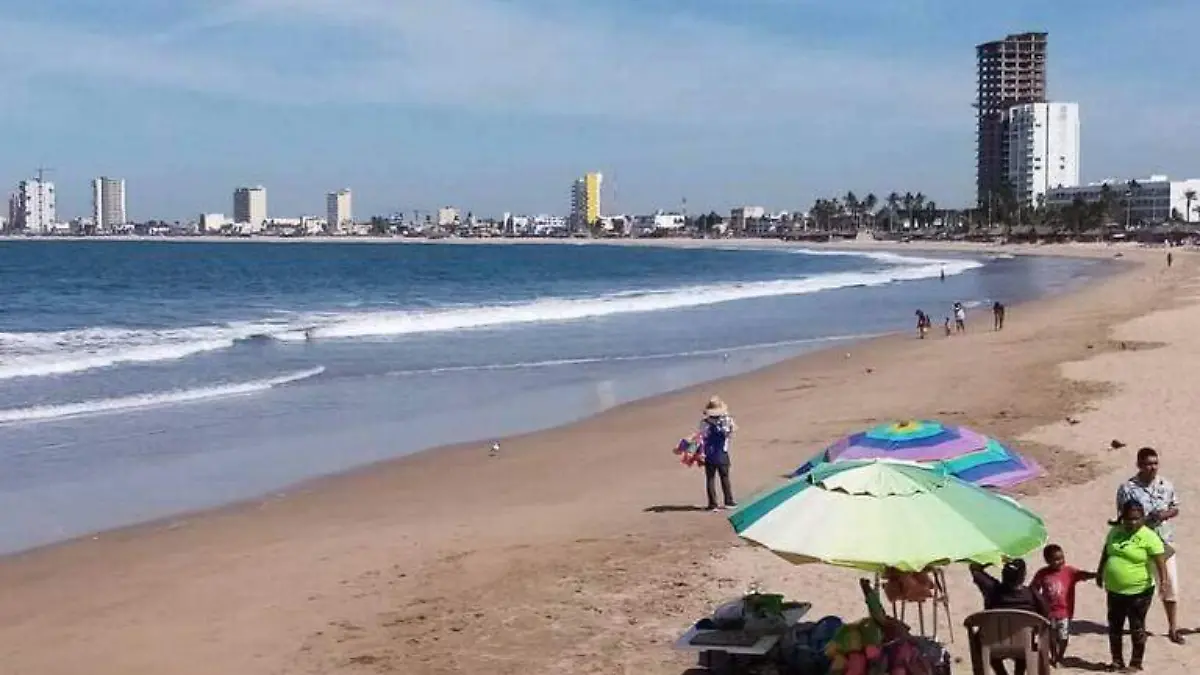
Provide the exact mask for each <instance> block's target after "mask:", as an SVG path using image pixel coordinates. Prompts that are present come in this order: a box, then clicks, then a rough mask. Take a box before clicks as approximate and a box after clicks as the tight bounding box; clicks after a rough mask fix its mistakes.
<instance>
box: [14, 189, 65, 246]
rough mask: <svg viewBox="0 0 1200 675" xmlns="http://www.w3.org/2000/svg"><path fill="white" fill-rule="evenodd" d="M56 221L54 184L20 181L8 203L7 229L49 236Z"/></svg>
mask: <svg viewBox="0 0 1200 675" xmlns="http://www.w3.org/2000/svg"><path fill="white" fill-rule="evenodd" d="M57 221H58V217H57V207H56V205H55V198H54V183H51V182H50V181H44V180H25V181H21V182H20V184H18V185H17V191H16V192H14V193H13V195H12V197H11V198H10V199H9V201H8V222H9V227H10V228H11V229H12V230H14V231H21V232H26V233H28V234H49V233H50V232H52V231H53V230H54V224H55V223H56V222H57Z"/></svg>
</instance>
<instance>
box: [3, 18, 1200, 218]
mask: <svg viewBox="0 0 1200 675" xmlns="http://www.w3.org/2000/svg"><path fill="white" fill-rule="evenodd" d="M395 4H396V3H388V2H383V1H382V0H363V1H362V2H359V3H355V5H354V7H353V8H352V9H347V8H346V7H344V6H342V5H339V4H338V3H332V2H328V1H326V0H231V1H230V2H227V3H224V4H222V5H221V8H220V9H219V10H215V11H214V10H211V9H206V7H209V8H210V7H211V6H212V3H200V2H192V1H188V0H182V1H180V2H178V3H172V4H170V5H164V4H163V3H160V2H152V1H150V0H132V1H131V2H130V3H128V4H127V7H126V9H125V10H124V11H123V13H122V14H123V18H122V20H121V21H120V22H118V21H116V19H115V17H112V16H110V15H109V14H108V13H106V12H102V11H99V10H97V9H96V8H95V7H89V6H87V4H85V3H82V2H71V1H69V0H62V1H60V2H55V3H36V4H34V5H30V6H26V7H22V8H21V10H20V12H19V13H17V12H16V10H0V59H2V60H3V61H2V62H3V63H4V64H5V65H7V66H9V68H7V69H5V74H4V75H0V77H3V78H4V84H5V87H6V104H5V105H4V106H2V107H0V119H3V121H4V123H5V128H6V130H7V131H8V136H9V138H8V139H7V142H6V152H5V154H4V156H3V157H0V180H3V181H4V182H5V183H6V184H8V185H16V184H17V183H18V182H19V181H21V180H27V179H29V178H30V177H31V174H32V173H33V172H34V170H35V168H36V167H38V166H53V167H56V170H55V172H54V175H53V177H52V180H54V182H55V183H56V184H58V185H59V186H60V187H61V189H62V194H61V195H60V196H59V204H58V211H59V213H60V216H61V217H63V218H64V219H65V218H70V217H74V216H86V215H88V214H89V213H90V211H91V204H90V201H91V195H90V194H89V191H88V190H87V185H88V183H89V182H90V181H91V180H92V179H93V178H94V177H95V176H103V175H113V176H121V177H122V178H124V179H126V180H127V181H128V182H129V183H130V184H131V185H135V186H137V187H136V199H135V200H133V201H131V203H130V206H129V210H130V212H129V214H128V217H129V218H130V219H131V220H143V219H147V218H165V219H179V220H187V219H194V218H195V217H196V214H199V213H201V212H210V211H213V210H224V209H223V208H222V207H221V205H222V204H227V203H228V201H227V200H228V199H229V197H228V195H229V190H230V188H231V187H232V186H236V185H246V184H249V185H254V184H258V183H262V184H264V185H268V186H269V187H270V189H271V202H272V212H278V213H289V214H292V213H295V214H302V213H321V212H322V211H323V210H324V209H323V206H324V205H323V204H322V197H323V196H324V195H326V194H327V193H328V192H329V190H330V187H331V186H338V185H352V186H354V188H355V193H356V194H355V202H356V203H355V211H356V212H357V213H358V214H360V215H362V214H375V213H380V214H382V213H389V212H392V211H398V210H405V211H410V210H414V209H423V210H427V211H428V210H431V209H436V208H437V207H438V205H440V204H442V203H445V202H453V203H456V204H459V205H461V206H462V207H463V208H464V209H472V210H474V211H475V212H477V213H500V212H503V211H512V212H526V213H540V212H552V213H562V212H564V211H565V209H566V205H565V204H564V198H563V187H562V186H563V182H564V178H565V177H570V176H580V175H583V174H584V173H585V172H587V171H591V170H597V171H602V172H603V173H604V174H605V175H606V176H612V177H613V178H612V179H611V181H609V182H608V184H607V185H606V190H607V191H608V193H607V194H606V205H605V210H606V211H611V212H628V213H633V212H650V211H652V210H653V209H655V208H657V207H663V206H669V205H671V204H675V203H677V202H678V201H679V200H680V198H681V197H687V199H688V203H689V209H690V210H694V211H697V212H699V211H707V210H710V209H715V210H718V211H722V212H723V211H724V210H726V209H727V208H728V207H729V206H732V205H736V204H740V203H765V204H773V205H777V206H778V207H779V208H800V207H806V206H807V205H809V204H811V203H812V200H813V198H814V197H816V196H819V195H823V194H838V193H840V192H844V191H845V190H847V189H853V190H855V191H856V192H859V193H860V194H861V193H866V192H871V191H874V192H877V193H879V192H885V191H889V190H891V189H904V188H911V189H913V190H923V191H925V192H926V193H929V194H934V195H937V197H938V199H939V202H940V203H943V204H947V205H950V204H954V205H963V206H966V205H969V204H970V203H971V202H972V201H973V198H974V180H973V176H972V173H973V165H974V150H975V148H974V135H975V129H974V122H975V120H974V114H973V111H972V110H971V109H970V103H971V102H972V101H973V99H974V91H975V86H974V77H975V61H974V58H973V54H972V51H973V49H974V46H975V45H976V44H979V43H981V42H986V41H988V40H993V39H997V38H998V37H1001V36H1003V35H1005V34H1008V33H1012V32H1022V31H1027V30H1030V31H1046V32H1049V33H1050V35H1051V40H1052V41H1051V47H1050V55H1049V73H1048V79H1049V81H1050V87H1051V92H1050V97H1051V99H1052V100H1060V101H1073V102H1077V103H1079V105H1080V110H1081V115H1082V117H1083V120H1082V122H1083V126H1084V128H1085V129H1086V131H1085V133H1084V135H1083V144H1082V149H1081V154H1082V156H1084V157H1086V162H1085V163H1084V166H1083V171H1082V175H1081V177H1080V178H1081V180H1083V181H1085V182H1086V181H1094V180H1098V179H1101V178H1104V177H1107V176H1125V175H1149V174H1152V173H1165V174H1170V175H1194V174H1195V173H1196V170H1195V166H1194V164H1193V161H1194V160H1193V158H1194V157H1196V156H1200V135H1197V134H1195V133H1194V119H1196V118H1197V117H1200V92H1197V90H1196V88H1195V87H1194V85H1193V84H1192V82H1191V78H1190V75H1189V73H1188V70H1187V69H1186V68H1183V67H1180V65H1179V62H1178V59H1179V57H1178V52H1177V48H1178V45H1180V44H1187V43H1188V42H1189V40H1190V39H1191V35H1190V27H1191V26H1194V25H1195V19H1200V7H1191V6H1173V7H1172V6H1168V5H1166V4H1164V3H1143V5H1148V6H1143V5H1139V6H1129V5H1124V4H1121V5H1118V4H1117V3H1115V2H1109V1H1105V2H1099V3H1091V4H1090V5H1088V10H1087V11H1077V8H1072V7H1049V8H1047V7H1045V6H1044V4H1042V3H1033V2H1029V1H1027V0H1018V1H1017V2H1014V3H1004V4H1003V5H1001V6H995V5H993V6H989V7H988V17H987V21H986V22H980V21H979V20H978V17H977V16H976V14H978V8H977V7H976V8H972V7H964V6H962V4H961V3H953V2H949V1H948V0H924V1H923V2H918V3H915V4H913V3H897V2H892V1H891V0H887V1H885V2H875V3H865V2H858V3H855V2H850V3H844V6H839V7H837V8H834V7H816V6H814V5H808V4H805V3H796V4H795V5H793V4H791V3H779V2H776V1H774V0H745V1H743V2H738V3H734V2H718V1H716V0H697V2H693V3H688V5H687V6H686V7H679V6H678V4H679V3H668V2H665V1H664V0H645V1H643V2H637V3H634V2H631V1H629V0H615V1H614V2H613V3H605V5H604V6H595V5H594V4H584V3H582V2H577V0H563V1H562V2H561V3H546V2H544V1H542V0H513V1H512V2H506V3H498V2H495V1H494V0H446V1H445V2H440V3H435V4H434V5H425V4H418V5H415V6H394V5H395ZM963 25H970V26H973V28H972V30H971V31H969V32H967V31H963V30H962V28H961V26H963ZM480 26H487V27H488V28H487V29H486V30H483V29H480V28H479V27H480ZM248 35H256V36H259V39H255V40H247V39H245V38H246V37H247V36H248ZM282 36H289V37H288V39H287V40H284V39H283V37H282ZM304 36H309V37H313V38H314V39H317V40H318V41H319V43H320V45H322V48H321V49H313V50H301V51H303V52H304V53H298V50H294V49H290V48H285V47H286V46H287V45H292V44H295V41H296V40H300V39H302V38H304ZM505 36H508V37H507V38H505ZM342 38H347V39H342ZM456 38H457V40H456ZM447 43H453V44H454V49H445V48H444V47H445V44H447ZM398 45H401V46H398ZM35 52H36V53H38V54H39V58H38V59H36V60H33V61H31V60H29V59H28V58H27V56H28V54H29V53H35ZM97 55H100V56H97ZM581 74H584V75H586V77H584V76H583V75H581ZM898 83H903V85H904V86H897V84H898ZM585 85H586V86H585ZM897 111H900V112H901V113H902V114H899V115H898V114H897ZM99 117H103V118H105V119H106V120H111V122H112V124H111V126H110V127H109V128H108V132H107V133H105V134H95V133H93V131H94V128H95V127H94V124H93V123H92V122H93V120H94V119H97V118H99ZM348 122H353V123H352V124H348ZM331 129H337V130H338V133H336V134H331V133H329V130H331ZM316 157H320V158H321V159H320V161H314V158H316ZM568 179H569V178H568ZM664 202H665V203H664ZM226 208H227V207H226Z"/></svg>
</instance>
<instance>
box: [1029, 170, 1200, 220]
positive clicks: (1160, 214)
mask: <svg viewBox="0 0 1200 675" xmlns="http://www.w3.org/2000/svg"><path fill="white" fill-rule="evenodd" d="M1189 192H1193V193H1194V194H1198V195H1200V179H1198V178H1194V179H1191V180H1171V179H1170V178H1168V177H1166V176H1157V175H1156V176H1150V177H1149V178H1140V179H1135V180H1132V181H1128V180H1124V181H1119V180H1115V179H1109V180H1104V181H1100V182H1098V183H1088V184H1087V185H1078V186H1075V187H1063V188H1051V189H1050V190H1049V191H1048V192H1047V193H1046V204H1047V205H1049V206H1057V207H1063V206H1069V205H1070V204H1071V203H1073V202H1074V201H1075V200H1076V199H1079V200H1082V201H1084V202H1087V203H1092V202H1098V201H1100V200H1101V199H1103V198H1104V197H1105V195H1106V194H1107V195H1108V196H1109V198H1110V199H1111V200H1113V203H1115V204H1121V205H1122V206H1123V207H1124V208H1122V212H1123V213H1124V214H1125V217H1126V218H1128V220H1129V221H1130V223H1131V224H1136V223H1143V224H1147V225H1157V224H1159V223H1164V222H1167V221H1168V220H1170V219H1171V218H1172V217H1175V216H1178V217H1179V218H1180V219H1182V220H1184V221H1187V222H1192V221H1193V220H1195V218H1194V217H1193V216H1194V214H1195V212H1194V211H1193V213H1188V209H1189V208H1191V209H1195V208H1196V207H1197V206H1200V200H1197V199H1195V198H1193V199H1191V200H1189V199H1188V196H1187V195H1188V193H1189ZM1121 224H1122V225H1124V223H1121Z"/></svg>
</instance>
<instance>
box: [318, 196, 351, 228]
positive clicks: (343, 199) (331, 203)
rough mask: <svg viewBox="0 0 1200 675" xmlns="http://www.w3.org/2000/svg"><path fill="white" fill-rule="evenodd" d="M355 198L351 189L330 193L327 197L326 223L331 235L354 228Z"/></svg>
mask: <svg viewBox="0 0 1200 675" xmlns="http://www.w3.org/2000/svg"><path fill="white" fill-rule="evenodd" d="M353 200H354V196H353V194H352V193H351V192H350V189H349V188H347V189H345V190H338V191H337V192H330V193H329V194H328V195H326V197H325V222H326V224H327V227H328V228H329V232H330V233H340V232H346V231H348V230H350V229H353V227H354V201H353Z"/></svg>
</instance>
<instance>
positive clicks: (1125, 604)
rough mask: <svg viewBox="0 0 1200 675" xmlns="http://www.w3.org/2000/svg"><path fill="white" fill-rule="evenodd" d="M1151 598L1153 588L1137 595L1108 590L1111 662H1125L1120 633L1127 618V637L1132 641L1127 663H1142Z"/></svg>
mask: <svg viewBox="0 0 1200 675" xmlns="http://www.w3.org/2000/svg"><path fill="white" fill-rule="evenodd" d="M1153 599H1154V589H1153V588H1151V589H1150V590H1148V591H1146V592H1144V593H1139V594H1137V595H1121V594H1119V593H1113V592H1112V591H1109V592H1108V649H1109V651H1110V652H1111V653H1112V660H1113V663H1124V662H1125V645H1124V644H1123V643H1122V640H1121V633H1122V632H1123V631H1124V630H1125V622H1126V620H1128V621H1129V638H1130V641H1132V642H1133V653H1132V654H1131V655H1130V659H1129V663H1130V664H1131V665H1133V664H1136V665H1141V664H1142V657H1143V656H1145V654H1146V612H1148V611H1150V601H1151V600H1153Z"/></svg>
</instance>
